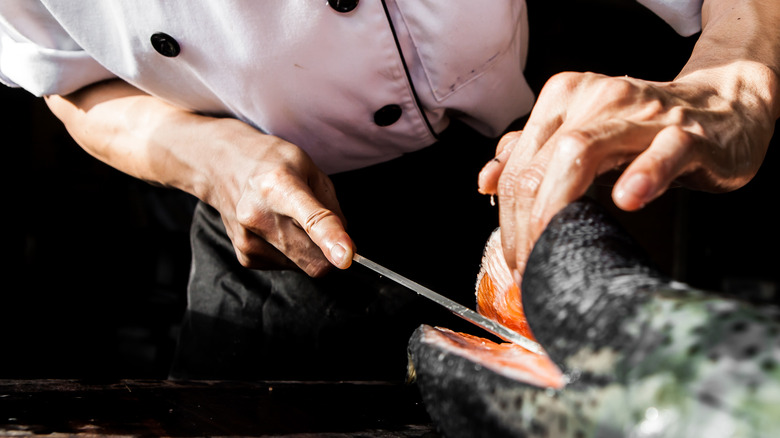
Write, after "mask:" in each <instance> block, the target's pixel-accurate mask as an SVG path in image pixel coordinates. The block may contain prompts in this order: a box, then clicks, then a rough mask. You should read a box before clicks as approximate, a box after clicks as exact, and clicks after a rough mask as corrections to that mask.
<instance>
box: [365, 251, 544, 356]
mask: <svg viewBox="0 0 780 438" xmlns="http://www.w3.org/2000/svg"><path fill="white" fill-rule="evenodd" d="M352 260H353V261H355V262H357V263H360V264H361V265H363V266H365V267H367V268H368V269H371V270H372V271H374V272H376V273H378V274H380V275H383V276H385V277H387V278H389V279H391V280H393V281H395V282H396V283H399V284H401V285H403V286H406V287H407V288H409V289H411V290H413V291H415V292H417V293H418V294H420V295H422V296H424V297H425V298H428V299H429V300H431V301H433V302H435V303H436V304H439V305H441V306H444V307H445V308H446V309H447V310H449V311H450V312H452V313H454V314H455V315H457V316H459V317H461V318H463V319H465V320H466V321H468V322H470V323H472V324H474V325H476V326H478V327H481V328H482V329H484V330H487V331H488V332H490V333H493V334H494V335H496V336H498V337H499V338H501V339H503V340H505V341H507V342H512V343H514V344H517V345H520V346H521V347H523V348H525V349H526V350H529V351H532V352H534V353H538V354H543V355H546V353H545V352H544V350H543V349H542V347H541V346H540V345H539V344H538V343H536V342H534V341H532V340H530V339H528V338H526V337H525V336H523V335H521V334H520V333H517V332H516V331H514V330H510V329H509V328H507V327H506V326H504V325H502V324H499V323H498V322H496V321H493V320H492V319H489V318H487V317H485V316H483V315H480V314H479V313H477V312H475V311H473V310H471V309H469V308H468V307H466V306H464V305H462V304H459V303H457V302H455V301H453V300H451V299H449V298H447V297H445V296H444V295H441V294H438V293H436V292H434V291H432V290H430V289H428V288H427V287H425V286H422V285H420V284H418V283H415V282H414V281H412V280H410V279H408V278H406V277H404V276H403V275H401V274H398V273H396V272H393V271H391V270H389V269H387V268H385V267H384V266H382V265H380V264H378V263H375V262H372V261H371V260H369V259H367V258H365V257H363V256H361V255H359V254H357V253H355V254H354V256H353V257H352Z"/></svg>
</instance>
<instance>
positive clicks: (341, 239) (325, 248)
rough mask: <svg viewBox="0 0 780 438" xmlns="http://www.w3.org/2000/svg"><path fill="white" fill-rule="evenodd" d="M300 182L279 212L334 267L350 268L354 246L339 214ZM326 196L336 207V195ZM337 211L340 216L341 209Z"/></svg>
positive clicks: (290, 191) (291, 191)
mask: <svg viewBox="0 0 780 438" xmlns="http://www.w3.org/2000/svg"><path fill="white" fill-rule="evenodd" d="M297 181H298V183H297V184H295V186H294V187H293V189H292V190H288V191H287V193H288V195H287V196H286V198H287V199H286V202H283V203H282V204H280V205H281V210H280V213H281V214H284V215H286V216H289V217H290V218H292V219H293V220H294V221H295V222H296V223H297V224H298V225H299V226H300V227H301V229H303V231H304V232H305V233H306V234H307V235H308V237H309V238H310V239H311V241H312V242H313V243H314V244H315V245H316V246H318V247H319V249H320V250H321V251H322V253H323V254H324V255H325V257H327V259H328V260H329V261H330V262H331V263H332V264H333V265H334V266H336V267H337V268H340V269H346V268H348V267H349V266H350V264H351V263H352V256H353V253H354V244H353V243H352V239H351V238H350V237H349V235H348V234H347V232H346V230H345V228H344V223H343V222H342V220H341V218H340V217H339V214H337V213H335V212H334V211H333V210H331V209H329V208H327V207H326V206H325V205H324V204H323V203H322V202H320V201H319V200H318V199H317V198H316V197H315V196H314V193H313V192H312V190H311V189H310V188H309V187H308V186H307V185H305V184H303V182H302V181H300V180H297ZM331 187H332V186H331ZM318 190H320V191H322V189H318ZM329 190H330V189H329ZM331 191H332V190H331ZM330 196H334V197H333V198H330ZM326 197H327V198H329V200H328V202H330V203H331V204H333V203H335V204H336V205H337V202H336V201H335V195H328V196H326ZM337 211H339V213H341V212H340V209H338V208H337Z"/></svg>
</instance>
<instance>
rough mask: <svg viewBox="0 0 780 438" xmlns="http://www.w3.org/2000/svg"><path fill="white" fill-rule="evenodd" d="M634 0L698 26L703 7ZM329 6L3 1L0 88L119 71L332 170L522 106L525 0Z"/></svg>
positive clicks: (69, 84) (41, 87) (671, 19)
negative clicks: (456, 123)
mask: <svg viewBox="0 0 780 438" xmlns="http://www.w3.org/2000/svg"><path fill="white" fill-rule="evenodd" d="M638 1H639V2H640V3H642V4H644V5H645V6H647V7H649V8H651V9H652V10H654V11H655V12H656V13H657V14H658V15H659V16H661V17H662V18H663V19H665V20H666V21H667V22H668V23H669V24H670V25H672V26H673V27H674V28H675V30H677V31H678V32H679V33H681V34H683V35H688V34H692V33H695V32H697V31H698V30H699V28H700V21H701V18H700V10H701V1H702V0H638ZM336 3H338V2H337V1H336V0H330V1H326V0H278V1H259V0H213V1H206V0H203V1H192V0H133V1H121V0H77V1H64V0H2V1H0V82H3V83H4V84H6V85H8V86H12V87H23V88H25V89H26V90H28V91H29V92H31V93H33V94H34V95H37V96H42V95H47V94H67V93H70V92H72V91H75V90H77V89H79V88H81V87H83V86H86V85H89V84H92V83H95V82H98V81H101V80H104V79H109V78H121V79H122V80H124V81H127V82H128V83H130V84H132V85H134V86H135V87H137V88H139V89H141V90H144V91H145V92H147V93H150V94H152V95H155V96H158V97H160V98H162V99H164V100H166V101H168V102H170V103H173V104H175V105H179V106H181V107H184V108H186V109H189V110H192V111H196V112H199V113H203V114H209V115H218V116H230V117H235V118H238V119H240V120H243V121H245V122H247V123H249V124H251V125H253V126H255V127H256V128H257V129H259V130H261V131H263V132H266V133H269V134H274V135H277V136H279V137H281V138H284V139H285V140H287V141H290V142H292V143H294V144H296V145H298V146H299V147H301V148H302V149H304V150H305V151H306V152H307V153H308V154H309V155H310V156H311V157H312V158H313V159H314V161H315V163H317V165H318V166H320V168H321V169H323V170H324V171H325V172H327V173H335V172H340V171H345V170H350V169H355V168H359V167H364V166H367V165H371V164H374V163H378V162H382V161H386V160H389V159H392V158H395V157H398V156H400V155H401V154H404V153H406V152H410V151H414V150H417V149H420V148H423V147H425V146H428V145H430V144H431V143H433V142H434V141H435V139H436V134H437V133H440V132H441V131H442V130H444V129H445V128H446V126H447V125H448V123H449V121H450V119H451V118H457V119H459V120H462V121H463V122H465V123H467V124H469V125H471V126H472V127H474V128H475V129H476V130H478V131H479V132H481V133H483V134H485V135H488V136H495V135H498V134H500V133H501V132H502V131H503V130H504V129H505V128H506V127H507V125H508V124H509V123H511V122H512V121H513V120H515V119H516V118H518V117H520V116H522V115H525V114H527V113H528V112H529V111H530V108H531V106H532V104H533V99H534V96H533V94H532V92H531V90H530V89H529V87H528V85H527V83H526V81H525V79H524V77H523V68H524V64H525V59H526V49H527V39H528V32H527V29H528V27H527V17H526V8H525V2H524V0H489V1H473V0H471V1H464V0H360V1H353V2H352V3H354V4H353V5H352V6H354V8H351V10H349V11H339V10H337V8H336V7H331V5H330V4H334V5H335V4H336ZM341 4H342V5H343V4H345V3H344V2H343V1H342V2H341ZM346 4H348V5H349V2H347V3H346ZM153 35H155V36H156V38H157V42H154V38H155V37H153ZM160 36H162V37H164V39H165V41H167V42H168V43H169V45H168V46H167V47H162V48H161V47H160V45H159V44H158V43H159V40H160ZM170 44H172V45H173V46H171V45H170ZM166 48H167V49H168V51H167V52H166ZM396 119H397V120H396Z"/></svg>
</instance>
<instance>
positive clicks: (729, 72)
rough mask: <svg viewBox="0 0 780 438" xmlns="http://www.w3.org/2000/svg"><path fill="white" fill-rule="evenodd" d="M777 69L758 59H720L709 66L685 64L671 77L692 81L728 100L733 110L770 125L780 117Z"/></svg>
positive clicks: (691, 82) (678, 80) (779, 82)
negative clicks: (675, 75) (728, 60)
mask: <svg viewBox="0 0 780 438" xmlns="http://www.w3.org/2000/svg"><path fill="white" fill-rule="evenodd" d="M779 73H780V72H777V71H776V70H775V69H773V68H771V67H769V66H767V65H764V64H762V63H760V62H757V61H749V60H735V61H731V62H728V63H723V62H722V61H721V62H720V63H719V64H718V63H713V64H712V65H708V66H695V65H693V66H692V65H687V66H686V68H685V69H683V71H682V72H681V73H680V75H678V77H677V78H676V79H675V80H674V82H675V83H678V84H693V85H695V86H696V87H698V88H699V89H708V90H711V93H712V94H714V95H717V96H718V97H719V98H721V99H723V100H724V101H725V102H728V104H729V108H730V110H732V111H743V112H745V113H746V114H748V115H750V116H751V117H753V118H754V120H755V121H756V122H758V123H759V124H760V125H761V126H767V127H771V126H774V123H775V121H776V120H778V118H780V74H779Z"/></svg>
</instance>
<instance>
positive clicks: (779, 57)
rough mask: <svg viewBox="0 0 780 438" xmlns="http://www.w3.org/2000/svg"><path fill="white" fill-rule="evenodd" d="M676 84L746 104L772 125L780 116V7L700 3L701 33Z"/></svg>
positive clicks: (739, 0)
mask: <svg viewBox="0 0 780 438" xmlns="http://www.w3.org/2000/svg"><path fill="white" fill-rule="evenodd" d="M678 79H683V80H697V81H700V82H702V81H704V82H706V83H708V85H711V86H713V87H715V88H716V89H717V92H718V93H719V94H720V95H721V96H723V97H726V98H728V99H730V100H732V101H741V102H743V103H748V102H750V108H748V109H749V110H751V111H755V112H756V115H757V116H762V117H765V118H766V120H764V121H763V122H764V123H765V124H770V125H773V124H774V121H775V120H777V119H778V117H780V2H778V1H777V0H704V4H703V9H702V34H701V37H700V38H699V41H698V42H697V43H696V46H695V48H694V50H693V53H692V54H691V57H690V60H689V62H688V63H687V64H686V66H685V67H684V68H683V70H682V72H681V73H680V75H679V76H678Z"/></svg>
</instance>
